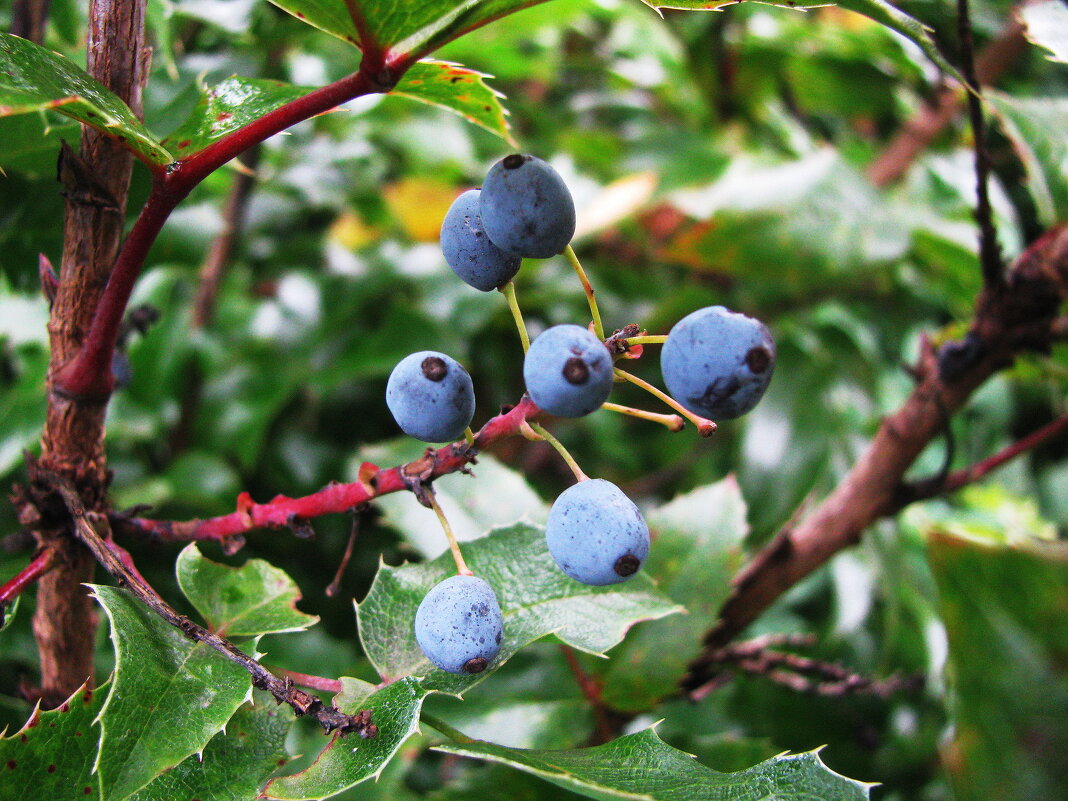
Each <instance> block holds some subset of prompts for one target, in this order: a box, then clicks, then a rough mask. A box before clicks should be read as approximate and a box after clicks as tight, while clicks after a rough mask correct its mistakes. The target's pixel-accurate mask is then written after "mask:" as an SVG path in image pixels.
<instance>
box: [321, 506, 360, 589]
mask: <svg viewBox="0 0 1068 801" xmlns="http://www.w3.org/2000/svg"><path fill="white" fill-rule="evenodd" d="M363 508H366V507H363ZM362 511H363V509H362V508H357V509H353V510H352V528H350V529H349V541H348V543H347V544H346V545H345V553H343V554H342V555H341V563H340V564H339V565H338V566H337V572H336V573H334V580H333V581H331V582H330V584H329V586H327V588H326V595H327V597H328V598H333V597H334V596H335V595H337V593H338V590H340V589H341V577H342V576H343V575H344V574H345V568H346V567H348V566H349V560H350V559H351V558H352V550H353V548H354V547H355V545H356V535H357V534H359V532H360V513H361V512H362Z"/></svg>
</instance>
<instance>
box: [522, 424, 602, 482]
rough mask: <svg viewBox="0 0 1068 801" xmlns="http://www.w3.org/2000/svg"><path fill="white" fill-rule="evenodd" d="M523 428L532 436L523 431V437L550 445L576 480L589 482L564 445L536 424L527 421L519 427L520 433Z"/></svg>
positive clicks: (588, 478)
mask: <svg viewBox="0 0 1068 801" xmlns="http://www.w3.org/2000/svg"><path fill="white" fill-rule="evenodd" d="M524 428H526V429H529V430H530V432H531V433H532V434H533V435H534V436H533V437H531V436H530V435H529V434H527V432H526V431H523V435H524V436H526V437H527V438H528V439H542V440H545V441H546V442H548V443H549V444H550V445H552V446H553V448H554V449H555V450H556V452H557V453H558V454H560V456H561V458H562V459H563V460H564V461H565V462H567V466H568V467H570V468H571V472H572V473H574V474H575V479H576V480H578V481H589V480H590V477H589V476H588V475H586V474H585V473H583V472H582V468H581V467H579V465H578V462H576V461H575V457H574V456H572V455H571V454H570V453H568V450H567V448H565V447H564V444H563V443H562V442H560V440H558V439H557V438H556V437H554V436H553V435H552V434H550V433H549V432H548V431H547V430H546V429H545V427H544V426H540V425H538V424H537V423H532V422H530V421H529V420H527V421H525V422H524V423H523V425H522V426H520V430H521V431H522V430H523V429H524Z"/></svg>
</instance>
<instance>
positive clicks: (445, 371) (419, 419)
mask: <svg viewBox="0 0 1068 801" xmlns="http://www.w3.org/2000/svg"><path fill="white" fill-rule="evenodd" d="M386 405H387V406H388V407H389V410H390V412H392V413H393V419H394V420H396V421H397V425H399V426H400V427H401V430H402V431H404V433H405V434H407V435H408V436H410V437H415V438H416V439H419V440H422V441H423V442H446V441H448V440H454V439H459V438H460V437H462V436H463V433H464V431H465V429H466V428H467V427H468V426H469V425H471V418H472V417H474V414H475V391H474V387H473V385H472V384H471V376H470V375H468V373H467V371H466V370H465V369H464V368H463V367H462V366H461V365H460V363H459V362H457V361H456V360H455V359H453V358H451V357H449V356H446V355H445V354H444V353H437V352H436V351H432V350H423V351H419V352H417V353H412V354H409V355H408V356H405V357H404V358H403V359H401V360H400V361H399V362H397V366H396V367H394V368H393V372H392V373H390V375H389V381H387V382H386Z"/></svg>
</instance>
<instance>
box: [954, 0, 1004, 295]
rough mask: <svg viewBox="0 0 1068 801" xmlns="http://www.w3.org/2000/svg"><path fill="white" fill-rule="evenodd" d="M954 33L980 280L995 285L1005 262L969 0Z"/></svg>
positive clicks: (961, 6)
mask: <svg viewBox="0 0 1068 801" xmlns="http://www.w3.org/2000/svg"><path fill="white" fill-rule="evenodd" d="M957 32H958V35H959V37H960V49H961V73H962V74H963V76H964V80H965V81H966V82H967V88H968V96H967V102H968V118H969V120H970V121H971V126H972V137H973V139H974V140H975V145H974V149H975V191H976V206H975V219H976V222H977V223H978V224H979V263H980V266H981V268H982V271H983V283H985V284H986V285H987V286H996V285H999V284H1001V283H1002V282H1003V281H1004V280H1005V276H1004V273H1005V264H1004V262H1003V261H1002V258H1001V248H1000V247H999V246H998V232H997V228H996V227H995V225H994V213H993V209H992V208H991V206H990V187H989V184H990V155H989V153H988V152H987V149H986V122H985V120H984V118H983V102H982V88H981V87H980V85H979V78H978V77H977V75H976V72H975V54H974V42H973V40H972V19H971V11H970V9H969V7H968V0H957Z"/></svg>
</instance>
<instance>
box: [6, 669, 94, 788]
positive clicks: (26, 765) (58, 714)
mask: <svg viewBox="0 0 1068 801" xmlns="http://www.w3.org/2000/svg"><path fill="white" fill-rule="evenodd" d="M106 695H107V688H106V687H99V688H97V689H96V690H90V689H89V688H88V687H87V686H86V685H83V686H82V687H80V688H79V689H78V690H77V691H76V692H75V693H74V695H72V696H71V697H70V698H68V699H67V700H66V701H65V702H64V703H62V704H61V705H60V706H59V707H57V708H56V709H51V710H49V711H47V712H41V711H40V709H34V711H33V714H32V715H30V719H29V720H28V721H26V725H25V726H23V727H22V728H21V729H19V730H18V731H17V732H15V733H14V734H12V735H11V736H10V737H0V801H23V800H24V799H26V798H27V797H33V798H39V799H46V798H47V799H48V801H86V799H88V801H96V799H99V798H100V788H99V784H98V780H97V777H96V776H94V775H93V763H94V762H96V749H97V744H98V743H99V742H100V727H99V726H98V725H97V724H96V716H97V715H98V714H99V713H100V707H101V705H102V704H103V702H104V698H105V696H106ZM31 790H32V795H31V796H28V795H27V794H28V793H29V792H30V791H31Z"/></svg>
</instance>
